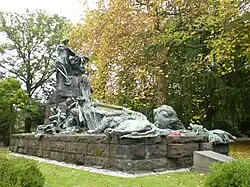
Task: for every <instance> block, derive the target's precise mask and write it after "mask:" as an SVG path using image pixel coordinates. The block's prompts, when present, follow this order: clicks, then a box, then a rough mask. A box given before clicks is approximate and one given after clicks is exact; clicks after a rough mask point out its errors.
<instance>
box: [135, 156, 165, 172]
mask: <svg viewBox="0 0 250 187" xmlns="http://www.w3.org/2000/svg"><path fill="white" fill-rule="evenodd" d="M166 165H167V161H166V159H164V158H161V159H144V160H137V161H136V168H135V169H136V170H148V171H152V170H154V169H166Z"/></svg>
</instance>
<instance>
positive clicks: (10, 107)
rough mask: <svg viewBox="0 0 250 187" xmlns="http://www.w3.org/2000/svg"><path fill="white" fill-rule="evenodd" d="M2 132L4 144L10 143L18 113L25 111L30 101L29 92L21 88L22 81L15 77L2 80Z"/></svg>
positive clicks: (0, 120) (0, 100)
mask: <svg viewBox="0 0 250 187" xmlns="http://www.w3.org/2000/svg"><path fill="white" fill-rule="evenodd" d="M0 98H1V99H0V132H1V135H3V139H4V144H5V145H8V144H9V138H10V136H11V134H12V132H13V128H14V125H15V123H16V119H17V118H18V115H20V114H21V113H23V112H24V108H25V107H26V106H27V104H28V102H29V97H28V94H27V93H26V92H25V91H24V90H23V89H22V88H21V82H20V81H18V80H16V79H14V78H7V79H2V80H1V81H0Z"/></svg>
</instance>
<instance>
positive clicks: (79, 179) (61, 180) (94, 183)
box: [39, 163, 204, 187]
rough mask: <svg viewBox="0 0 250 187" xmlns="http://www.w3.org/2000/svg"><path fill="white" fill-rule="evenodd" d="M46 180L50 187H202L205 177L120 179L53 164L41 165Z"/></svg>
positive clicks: (178, 175) (179, 175)
mask: <svg viewBox="0 0 250 187" xmlns="http://www.w3.org/2000/svg"><path fill="white" fill-rule="evenodd" d="M39 166H40V169H41V171H42V172H43V173H44V175H45V178H46V186H48V187H61V186H70V187H71V186H72V187H82V186H83V187H84V186H88V187H111V186H114V187H130V186H131V187H137V186H138V187H147V186H148V187H154V186H157V187H158V186H159V187H166V186H169V187H172V186H173V187H175V186H180V187H198V186H201V184H202V182H203V179H204V175H203V174H199V173H193V172H182V173H170V174H165V175H154V176H146V177H137V178H128V179H124V178H120V177H112V176H106V175H101V174H95V173H90V172H86V171H81V170H76V169H69V168H65V167H60V166H55V165H51V164H44V163H42V164H39Z"/></svg>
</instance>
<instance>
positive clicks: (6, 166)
mask: <svg viewBox="0 0 250 187" xmlns="http://www.w3.org/2000/svg"><path fill="white" fill-rule="evenodd" d="M0 178H1V180H0V186H1V187H20V186H26V187H34V186H36V187H43V186H44V180H45V179H44V177H43V174H42V172H41V171H40V170H39V168H38V166H37V164H36V163H35V162H34V161H30V160H26V159H21V158H12V157H6V156H2V155H0Z"/></svg>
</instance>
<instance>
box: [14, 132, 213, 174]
mask: <svg viewBox="0 0 250 187" xmlns="http://www.w3.org/2000/svg"><path fill="white" fill-rule="evenodd" d="M209 149H210V150H211V149H212V146H211V145H209V143H208V139H207V137H205V136H195V137H166V136H162V137H155V138H141V139H127V138H126V139H125V138H124V139H119V138H117V137H107V136H106V135H102V134H101V135H100V134H98V135H88V134H78V135H47V136H43V137H41V138H39V139H38V138H35V137H34V135H33V134H15V135H13V136H12V140H11V145H10V150H11V151H13V152H16V153H22V154H27V155H32V156H38V157H43V158H49V159H52V160H57V161H63V162H66V163H73V164H77V165H84V166H96V167H98V168H106V169H115V170H122V171H160V170H165V169H177V168H187V167H191V166H192V165H193V152H194V151H202V150H209Z"/></svg>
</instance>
